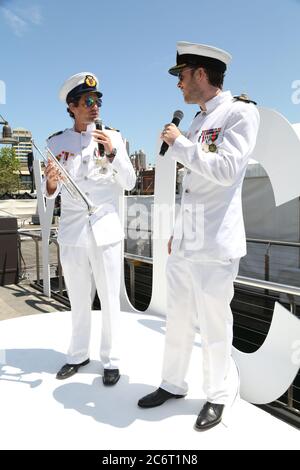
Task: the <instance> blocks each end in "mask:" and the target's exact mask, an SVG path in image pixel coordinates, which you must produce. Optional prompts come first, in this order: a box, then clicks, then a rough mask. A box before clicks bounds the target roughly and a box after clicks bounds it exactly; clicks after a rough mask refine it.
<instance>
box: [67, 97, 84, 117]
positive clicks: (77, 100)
mask: <svg viewBox="0 0 300 470" xmlns="http://www.w3.org/2000/svg"><path fill="white" fill-rule="evenodd" d="M80 98H81V96H80V95H79V96H76V97H73V98H72V99H70V100H68V101H67V104H70V103H73V104H74V105H75V107H76V108H77V106H78V104H79V100H80ZM67 113H69V115H70V117H71V118H73V119H75V115H74V113H72V111H70V108H69V107H67Z"/></svg>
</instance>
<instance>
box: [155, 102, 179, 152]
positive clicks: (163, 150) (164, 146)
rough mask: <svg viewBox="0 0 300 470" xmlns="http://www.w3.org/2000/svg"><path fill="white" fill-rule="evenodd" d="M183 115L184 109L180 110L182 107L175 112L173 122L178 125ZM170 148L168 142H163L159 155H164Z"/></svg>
mask: <svg viewBox="0 0 300 470" xmlns="http://www.w3.org/2000/svg"><path fill="white" fill-rule="evenodd" d="M183 116H184V114H183V112H182V111H180V109H178V110H177V111H175V113H174V114H173V119H172V124H175V126H177V127H178V126H179V123H180V121H181V119H182V118H183ZM168 148H169V145H168V144H167V142H163V143H162V144H161V147H160V151H159V155H161V156H163V155H164V154H165V153H166V151H167V150H168Z"/></svg>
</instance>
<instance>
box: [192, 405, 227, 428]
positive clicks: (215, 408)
mask: <svg viewBox="0 0 300 470" xmlns="http://www.w3.org/2000/svg"><path fill="white" fill-rule="evenodd" d="M223 410H224V405H219V404H217V403H210V402H209V401H207V402H206V403H205V405H204V406H203V408H202V410H201V411H200V413H199V415H198V418H197V421H196V423H195V429H196V431H206V430H207V429H211V428H213V427H214V426H216V425H217V424H219V423H220V422H221V420H222V414H223Z"/></svg>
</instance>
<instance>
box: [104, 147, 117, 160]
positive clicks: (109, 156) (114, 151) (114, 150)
mask: <svg viewBox="0 0 300 470" xmlns="http://www.w3.org/2000/svg"><path fill="white" fill-rule="evenodd" d="M105 155H106V157H107V158H115V156H116V155H117V149H116V148H115V147H114V148H113V149H112V150H111V152H110V153H106V154H105Z"/></svg>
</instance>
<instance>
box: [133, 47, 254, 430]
mask: <svg viewBox="0 0 300 470" xmlns="http://www.w3.org/2000/svg"><path fill="white" fill-rule="evenodd" d="M230 59H231V56H230V55H229V54H228V53H227V52H225V51H223V50H220V49H217V48H214V47H211V46H205V45H201V44H193V43H187V42H179V43H178V44H177V64H176V65H175V66H174V67H172V68H171V69H170V70H169V72H170V73H171V74H172V75H175V76H178V79H179V82H178V85H177V86H178V88H180V90H181V91H182V93H183V96H184V100H185V102H186V103H191V104H194V103H196V104H198V105H199V106H200V112H199V113H197V115H196V116H195V118H194V120H193V122H192V124H191V126H190V128H189V131H188V133H187V135H186V136H184V135H182V134H181V132H180V130H179V129H178V128H177V127H176V126H175V124H168V125H166V126H165V128H164V130H163V132H162V135H161V138H162V139H163V140H164V141H165V142H166V143H167V144H168V145H169V146H170V150H169V152H168V153H167V155H166V157H165V158H173V159H174V160H176V161H177V162H180V163H181V164H183V165H184V166H185V168H186V170H185V171H186V174H185V177H184V181H183V193H182V201H181V208H180V212H179V215H178V217H177V219H176V222H175V227H174V232H173V236H172V237H171V239H170V241H169V244H168V250H169V254H170V257H169V259H168V263H167V280H168V314H167V331H166V340H165V352H164V360H163V370H162V383H161V386H160V387H159V388H158V389H157V390H156V391H155V392H153V393H151V394H149V395H147V396H145V397H143V398H141V399H140V400H139V403H138V404H139V406H140V407H143V408H151V407H154V406H159V405H161V404H163V403H164V402H165V401H166V400H168V399H170V398H181V397H183V396H185V395H186V393H187V388H188V387H187V383H186V382H185V376H186V372H187V369H188V365H189V360H190V356H191V352H192V346H193V341H194V337H195V325H198V326H199V328H200V334H201V346H202V355H203V389H204V392H205V394H206V397H207V402H206V403H205V404H204V406H203V408H202V409H201V411H200V413H199V415H198V418H197V421H196V423H195V428H196V429H197V430H206V429H210V428H211V427H213V426H215V425H216V424H218V423H219V422H220V421H221V419H222V413H223V409H224V405H227V404H229V403H230V402H231V403H232V399H233V396H232V395H233V394H232V388H231V384H230V380H229V379H228V377H229V369H230V363H231V361H232V359H231V350H232V336H233V332H232V326H233V318H232V312H231V309H230V302H231V299H232V297H233V281H234V279H235V277H236V276H237V273H238V266H239V260H240V258H241V257H242V256H244V255H245V254H246V240H245V231H244V222H243V214H242V204H241V192H242V183H243V179H244V176H245V172H246V167H247V163H248V159H249V157H250V155H251V152H252V151H253V149H254V146H255V142H256V136H257V132H258V127H259V114H258V111H257V109H256V107H255V105H254V104H253V102H250V100H249V99H248V98H247V97H246V96H245V95H241V96H240V97H236V98H233V97H232V95H231V93H230V92H229V91H227V92H223V91H222V87H223V79H224V73H225V70H226V67H227V64H228V62H229V61H230ZM236 392H237V390H235V393H236Z"/></svg>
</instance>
